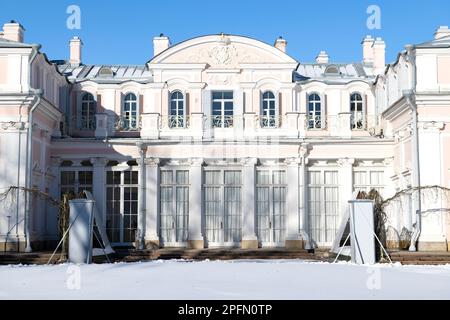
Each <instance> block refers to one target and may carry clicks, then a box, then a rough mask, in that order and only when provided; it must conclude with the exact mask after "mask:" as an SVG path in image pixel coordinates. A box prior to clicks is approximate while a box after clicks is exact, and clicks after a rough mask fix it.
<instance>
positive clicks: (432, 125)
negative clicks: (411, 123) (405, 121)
mask: <svg viewBox="0 0 450 320" xmlns="http://www.w3.org/2000/svg"><path fill="white" fill-rule="evenodd" d="M418 127H419V129H421V130H424V131H428V130H429V131H440V130H444V128H445V123H444V122H443V121H424V122H419V123H418Z"/></svg>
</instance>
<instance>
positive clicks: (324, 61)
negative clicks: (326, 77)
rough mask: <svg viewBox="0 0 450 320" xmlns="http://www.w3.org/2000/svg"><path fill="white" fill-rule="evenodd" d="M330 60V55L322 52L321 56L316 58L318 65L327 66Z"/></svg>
mask: <svg viewBox="0 0 450 320" xmlns="http://www.w3.org/2000/svg"><path fill="white" fill-rule="evenodd" d="M329 60H330V58H329V57H328V53H326V51H320V52H319V55H318V56H317V57H316V62H317V63H318V64H327V63H328V61H329Z"/></svg>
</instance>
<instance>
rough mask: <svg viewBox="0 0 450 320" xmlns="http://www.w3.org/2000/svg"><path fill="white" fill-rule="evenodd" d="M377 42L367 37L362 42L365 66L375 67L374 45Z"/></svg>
mask: <svg viewBox="0 0 450 320" xmlns="http://www.w3.org/2000/svg"><path fill="white" fill-rule="evenodd" d="M374 42H375V40H374V39H373V38H372V37H371V36H366V37H365V38H364V40H363V41H362V42H361V44H362V47H363V64H365V65H373V48H372V47H373V43H374Z"/></svg>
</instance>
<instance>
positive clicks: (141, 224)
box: [136, 144, 147, 250]
mask: <svg viewBox="0 0 450 320" xmlns="http://www.w3.org/2000/svg"><path fill="white" fill-rule="evenodd" d="M137 147H138V148H139V156H140V158H139V159H137V163H138V165H139V190H138V230H137V235H136V238H137V239H136V240H137V248H138V249H139V250H142V249H144V247H145V209H146V208H145V188H146V182H147V180H146V179H145V171H146V170H145V155H146V153H147V148H146V147H144V146H143V145H142V144H138V145H137Z"/></svg>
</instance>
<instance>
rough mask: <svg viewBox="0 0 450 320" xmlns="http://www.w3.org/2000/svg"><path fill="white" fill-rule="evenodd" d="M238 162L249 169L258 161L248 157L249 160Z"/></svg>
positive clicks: (244, 159)
mask: <svg viewBox="0 0 450 320" xmlns="http://www.w3.org/2000/svg"><path fill="white" fill-rule="evenodd" d="M240 162H241V165H243V166H248V167H251V166H255V165H256V164H257V163H258V159H257V158H250V157H249V158H243V159H241V161H240Z"/></svg>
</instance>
